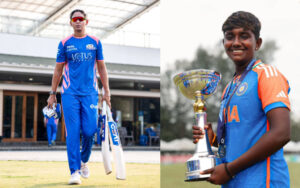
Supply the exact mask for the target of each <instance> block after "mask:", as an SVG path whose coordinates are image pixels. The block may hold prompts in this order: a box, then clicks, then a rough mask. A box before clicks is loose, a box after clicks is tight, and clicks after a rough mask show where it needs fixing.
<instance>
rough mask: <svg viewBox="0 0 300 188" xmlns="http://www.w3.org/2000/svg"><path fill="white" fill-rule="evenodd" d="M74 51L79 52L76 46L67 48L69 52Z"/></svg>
mask: <svg viewBox="0 0 300 188" xmlns="http://www.w3.org/2000/svg"><path fill="white" fill-rule="evenodd" d="M74 50H77V48H76V47H75V46H74V45H69V46H67V52H70V51H74Z"/></svg>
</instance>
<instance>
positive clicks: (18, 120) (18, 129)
mask: <svg viewBox="0 0 300 188" xmlns="http://www.w3.org/2000/svg"><path fill="white" fill-rule="evenodd" d="M22 108H23V96H16V112H15V136H14V138H22Z"/></svg>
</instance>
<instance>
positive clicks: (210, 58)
mask: <svg viewBox="0 0 300 188" xmlns="http://www.w3.org/2000/svg"><path fill="white" fill-rule="evenodd" d="M276 50H277V46H276V43H275V41H266V42H265V43H264V45H263V47H262V48H261V49H260V51H259V53H258V58H259V59H262V60H263V62H264V63H270V62H271V61H272V60H273V54H274V52H275V51H276ZM192 69H211V70H216V71H218V72H220V73H221V74H222V79H221V81H220V83H219V86H218V88H217V92H216V93H215V94H213V95H212V96H211V97H209V98H208V99H207V101H206V106H207V111H206V112H207V120H208V121H209V122H217V121H218V119H217V118H218V113H219V108H220V99H221V95H222V91H223V89H224V88H225V86H226V84H227V83H228V82H229V81H230V80H231V79H232V77H233V74H234V65H233V62H231V60H230V59H229V58H228V57H227V55H226V53H225V51H224V48H223V46H221V45H216V47H215V48H214V53H209V51H208V50H207V49H205V48H203V47H201V46H200V47H199V48H198V50H197V51H196V55H195V58H194V60H192V61H187V60H177V61H176V62H175V65H174V67H173V68H169V69H168V70H167V71H166V72H165V73H163V74H162V77H161V129H162V139H163V140H165V141H170V140H173V139H177V138H182V137H188V138H190V137H191V135H192V133H191V131H190V130H189V129H187V127H188V128H191V125H192V124H193V109H192V104H193V102H194V101H191V100H189V99H187V98H185V97H184V96H183V95H182V94H181V93H180V92H179V91H178V89H177V88H176V86H175V84H174V83H173V77H174V75H176V74H177V73H180V72H183V71H187V70H192Z"/></svg>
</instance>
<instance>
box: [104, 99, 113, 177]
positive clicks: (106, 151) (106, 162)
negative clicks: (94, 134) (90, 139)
mask: <svg viewBox="0 0 300 188" xmlns="http://www.w3.org/2000/svg"><path fill="white" fill-rule="evenodd" d="M106 106H107V105H106V102H105V101H103V106H102V117H103V124H102V126H101V151H102V152H101V153H102V158H103V164H104V169H105V173H106V174H110V173H111V172H112V167H111V156H110V151H109V135H108V132H109V131H108V124H107V114H106Z"/></svg>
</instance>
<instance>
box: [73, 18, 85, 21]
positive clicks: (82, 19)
mask: <svg viewBox="0 0 300 188" xmlns="http://www.w3.org/2000/svg"><path fill="white" fill-rule="evenodd" d="M77 20H79V21H80V22H82V21H84V20H85V19H84V18H83V17H74V18H72V22H77Z"/></svg>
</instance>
